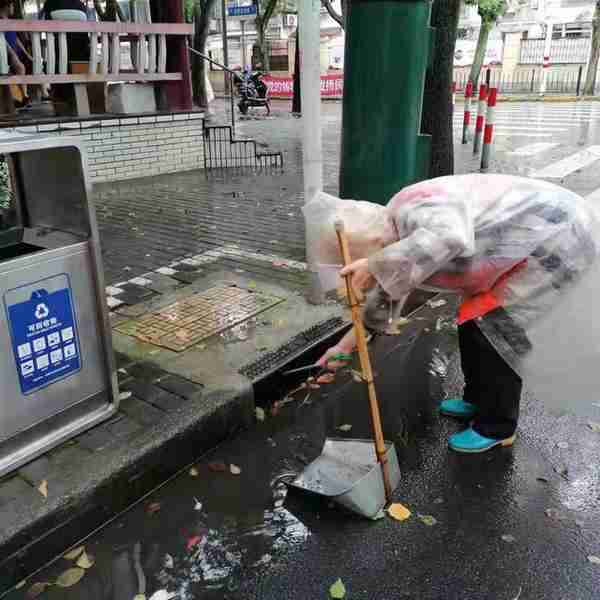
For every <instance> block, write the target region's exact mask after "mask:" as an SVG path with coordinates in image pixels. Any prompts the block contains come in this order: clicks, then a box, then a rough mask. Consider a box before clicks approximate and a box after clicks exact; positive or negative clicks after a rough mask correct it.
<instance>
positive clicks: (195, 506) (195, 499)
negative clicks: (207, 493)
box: [194, 498, 202, 510]
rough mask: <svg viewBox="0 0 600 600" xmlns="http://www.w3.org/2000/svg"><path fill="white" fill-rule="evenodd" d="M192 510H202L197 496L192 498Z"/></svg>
mask: <svg viewBox="0 0 600 600" xmlns="http://www.w3.org/2000/svg"><path fill="white" fill-rule="evenodd" d="M194 510H202V502H200V500H198V498H194Z"/></svg>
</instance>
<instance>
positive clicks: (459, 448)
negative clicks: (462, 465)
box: [448, 427, 515, 454]
mask: <svg viewBox="0 0 600 600" xmlns="http://www.w3.org/2000/svg"><path fill="white" fill-rule="evenodd" d="M514 442H515V436H514V435H513V436H511V437H509V438H506V439H504V440H495V439H492V438H487V437H484V436H482V435H479V434H478V433H477V432H476V431H475V430H474V429H473V428H472V427H469V428H468V429H465V430H464V431H461V432H460V433H455V434H454V435H451V436H450V439H449V440H448V443H449V445H450V448H452V450H454V451H455V452H466V453H468V454H477V453H479V452H487V451H488V450H491V449H492V448H495V447H496V446H502V447H503V448H507V447H509V446H512V445H513V444H514Z"/></svg>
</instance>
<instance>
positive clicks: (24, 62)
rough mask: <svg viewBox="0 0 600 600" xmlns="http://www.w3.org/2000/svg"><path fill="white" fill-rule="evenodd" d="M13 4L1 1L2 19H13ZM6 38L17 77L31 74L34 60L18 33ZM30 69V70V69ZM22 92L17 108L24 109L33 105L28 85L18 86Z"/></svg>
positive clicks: (9, 33) (9, 58) (8, 33)
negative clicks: (28, 92)
mask: <svg viewBox="0 0 600 600" xmlns="http://www.w3.org/2000/svg"><path fill="white" fill-rule="evenodd" d="M13 9H14V6H13V3H12V0H0V19H11V18H12V17H13ZM4 36H5V38H6V47H7V50H8V62H9V64H10V68H11V71H12V72H13V73H14V74H15V75H26V74H27V73H28V72H29V73H31V65H32V64H33V59H32V58H31V55H30V54H29V52H27V49H26V48H25V46H23V43H22V42H21V40H20V39H19V37H18V35H17V32H16V31H7V32H5V34H4ZM28 67H29V69H28ZM17 87H18V88H19V90H20V92H21V95H22V99H21V100H17V101H16V102H15V104H16V105H17V108H24V107H26V106H29V104H30V103H31V101H30V99H29V96H28V94H27V86H26V85H22V84H21V85H18V86H17Z"/></svg>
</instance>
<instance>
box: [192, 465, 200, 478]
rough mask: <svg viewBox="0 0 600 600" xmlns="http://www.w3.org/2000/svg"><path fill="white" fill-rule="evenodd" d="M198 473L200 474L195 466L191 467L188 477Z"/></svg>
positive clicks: (195, 475)
mask: <svg viewBox="0 0 600 600" xmlns="http://www.w3.org/2000/svg"><path fill="white" fill-rule="evenodd" d="M198 475H200V473H199V472H198V469H196V467H192V468H191V469H190V477H198Z"/></svg>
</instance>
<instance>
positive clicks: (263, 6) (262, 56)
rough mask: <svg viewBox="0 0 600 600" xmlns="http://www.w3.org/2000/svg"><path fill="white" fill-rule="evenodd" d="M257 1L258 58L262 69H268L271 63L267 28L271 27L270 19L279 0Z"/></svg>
mask: <svg viewBox="0 0 600 600" xmlns="http://www.w3.org/2000/svg"><path fill="white" fill-rule="evenodd" d="M255 2H256V37H257V44H256V47H257V50H258V60H259V62H260V64H261V69H262V70H263V71H268V70H269V69H270V67H271V64H270V56H269V48H268V44H267V28H268V27H269V21H270V20H271V18H272V17H273V16H274V15H275V14H276V9H277V3H278V2H279V0H255Z"/></svg>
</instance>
